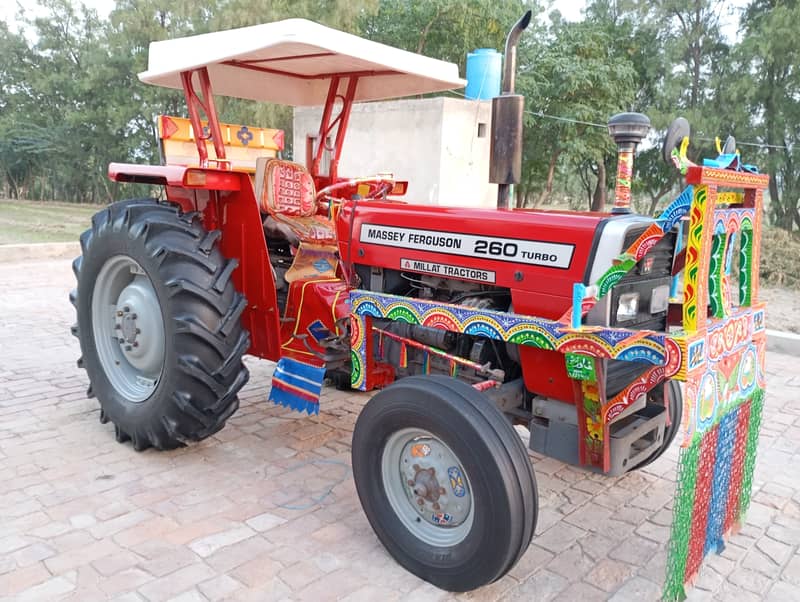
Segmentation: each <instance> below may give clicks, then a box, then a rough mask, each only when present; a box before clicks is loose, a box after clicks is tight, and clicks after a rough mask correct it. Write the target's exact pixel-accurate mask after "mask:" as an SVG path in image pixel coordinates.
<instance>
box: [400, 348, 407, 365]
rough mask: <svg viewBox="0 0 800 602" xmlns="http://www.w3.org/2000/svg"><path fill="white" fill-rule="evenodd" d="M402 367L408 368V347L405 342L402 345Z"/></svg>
mask: <svg viewBox="0 0 800 602" xmlns="http://www.w3.org/2000/svg"><path fill="white" fill-rule="evenodd" d="M400 367H401V368H408V347H407V346H406V344H405V343H401V345H400Z"/></svg>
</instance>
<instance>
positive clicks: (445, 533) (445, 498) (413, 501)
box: [381, 429, 474, 547]
mask: <svg viewBox="0 0 800 602" xmlns="http://www.w3.org/2000/svg"><path fill="white" fill-rule="evenodd" d="M381 466H382V474H383V482H384V490H385V491H386V494H387V496H388V498H389V503H390V504H391V505H392V508H393V509H394V511H395V513H396V514H397V516H398V517H399V518H400V520H401V521H402V522H403V523H404V524H405V526H406V527H407V528H408V529H409V530H410V531H411V532H412V533H413V534H414V535H415V536H417V537H418V538H419V539H422V540H423V541H425V542H427V543H429V544H431V545H435V546H442V547H444V546H452V545H455V544H457V543H459V542H460V541H462V540H463V539H464V538H465V537H466V536H467V534H468V533H469V531H470V529H471V527H472V522H473V515H474V503H473V496H472V491H471V488H470V486H469V481H468V478H467V474H466V472H465V471H464V468H463V467H462V465H461V462H460V461H459V459H458V457H457V456H456V455H455V453H453V451H452V450H451V449H450V448H449V447H448V446H447V445H446V444H445V443H444V442H443V441H441V440H440V439H438V438H437V437H436V436H434V435H433V434H431V433H429V432H427V431H423V430H419V429H403V430H400V431H398V432H396V433H394V434H393V435H391V436H390V437H389V440H388V441H387V444H386V447H385V448H384V452H383V458H382V463H381Z"/></svg>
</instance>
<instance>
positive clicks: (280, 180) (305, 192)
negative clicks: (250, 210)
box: [256, 157, 336, 245]
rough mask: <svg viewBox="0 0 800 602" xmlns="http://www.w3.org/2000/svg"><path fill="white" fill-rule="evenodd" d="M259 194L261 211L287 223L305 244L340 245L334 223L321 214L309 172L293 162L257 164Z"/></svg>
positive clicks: (272, 160) (268, 159)
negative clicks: (337, 242) (337, 243)
mask: <svg viewBox="0 0 800 602" xmlns="http://www.w3.org/2000/svg"><path fill="white" fill-rule="evenodd" d="M256 193H257V194H258V198H259V206H260V208H261V211H263V212H265V213H268V214H269V215H271V216H272V217H273V218H275V220H277V221H278V222H281V223H284V224H286V225H287V226H288V227H289V228H290V229H291V230H292V232H294V233H295V234H296V235H297V237H298V238H299V239H300V241H301V242H307V243H311V244H317V245H320V244H331V243H334V242H336V231H335V229H334V226H333V222H332V221H331V220H329V219H328V218H327V217H324V216H322V215H319V214H318V213H317V198H316V197H317V191H316V189H315V187H314V180H313V179H312V178H311V174H310V173H308V170H307V169H306V168H305V167H303V166H302V165H299V164H298V163H292V162H291V161H283V160H281V159H270V158H268V157H263V158H260V159H258V160H257V161H256Z"/></svg>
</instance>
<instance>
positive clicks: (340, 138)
mask: <svg viewBox="0 0 800 602" xmlns="http://www.w3.org/2000/svg"><path fill="white" fill-rule="evenodd" d="M341 80H342V78H341V77H340V76H339V75H334V76H333V77H331V83H330V86H329V88H328V96H327V98H326V99H325V108H324V109H323V111H322V119H321V121H320V124H319V134H318V137H317V148H316V150H315V152H314V160H313V161H312V163H311V175H312V177H313V178H314V179H315V180H317V179H325V180H327V182H328V183H331V184H332V183H335V182H336V180H337V179H338V177H339V157H340V156H341V154H342V147H343V146H344V137H345V134H346V133H347V124H348V122H349V121H350V109H351V108H352V106H353V100H354V99H355V96H356V86H357V85H358V76H349V77H348V78H347V91H346V92H345V94H344V96H342V95H341V94H339V83H340V82H341ZM337 99H338V100H341V101H342V108H341V109H340V110H339V114H338V115H336V117H334V118H333V119H331V115H332V114H333V105H334V104H335V103H336V100H337ZM334 126H336V141H335V143H334V147H333V149H331V150H332V151H333V152H332V156H331V164H330V171H329V173H328V174H327V176H322V175H321V174H320V172H319V170H320V164H321V163H322V156H323V153H324V151H325V145H326V144H327V138H328V135H329V134H330V133H331V132H332V131H333V128H334Z"/></svg>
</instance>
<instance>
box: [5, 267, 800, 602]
mask: <svg viewBox="0 0 800 602" xmlns="http://www.w3.org/2000/svg"><path fill="white" fill-rule="evenodd" d="M0 281H2V282H3V283H4V294H3V295H2V296H0V482H2V483H3V485H4V486H3V489H2V494H0V599H2V598H3V597H6V596H11V597H14V598H13V599H15V600H17V599H20V600H25V599H31V600H33V599H35V600H39V599H58V598H61V599H64V600H70V601H72V600H74V601H76V602H77V601H80V602H86V601H92V600H106V599H116V600H120V601H121V602H152V601H153V600H170V599H175V600H232V601H236V602H239V601H243V600H254V601H258V602H263V601H264V600H273V599H274V600H279V599H283V598H292V599H296V600H326V599H331V600H332V599H343V600H348V601H351V602H356V601H358V600H370V601H372V600H378V599H380V600H453V599H458V600H479V601H483V600H509V599H520V600H530V599H536V600H537V601H538V600H551V599H552V600H563V601H565V602H572V601H575V600H580V601H581V602H591V601H593V600H609V599H613V600H655V599H656V597H657V596H658V594H659V592H660V584H661V582H662V581H663V578H664V568H665V563H666V547H667V537H668V536H669V525H670V522H671V520H672V502H671V498H672V492H673V488H674V484H675V483H674V482H675V471H676V466H677V459H678V449H677V448H675V447H673V448H672V449H671V450H669V452H668V453H667V454H665V456H664V457H662V458H661V459H659V460H658V461H657V462H655V463H653V464H652V465H650V466H648V467H647V468H645V469H644V470H642V471H640V472H638V473H632V474H628V475H625V476H623V477H618V478H613V479H606V478H603V477H600V476H598V475H594V474H589V473H585V472H583V471H581V470H579V469H576V468H573V467H569V466H565V465H564V464H562V463H560V462H557V461H555V460H552V459H550V458H543V457H541V456H539V455H538V454H532V459H533V462H534V468H535V470H536V474H537V478H538V483H539V492H540V513H539V523H538V527H537V535H536V537H535V538H534V540H533V545H532V546H531V547H530V549H529V550H528V551H527V552H526V553H525V554H524V555H523V557H522V559H521V560H520V562H519V563H518V564H517V566H516V567H514V569H513V570H512V571H511V572H510V573H509V574H508V575H506V576H505V577H504V578H503V579H501V580H499V581H498V582H496V583H494V584H491V585H489V586H487V587H485V588H482V589H481V590H478V591H475V592H470V593H467V594H461V595H452V594H450V593H447V592H442V591H441V590H438V589H436V588H435V587H433V586H431V585H429V584H427V583H424V582H422V581H420V580H419V579H417V578H416V577H414V576H412V575H411V574H409V573H408V572H407V571H405V570H404V569H403V568H402V567H400V566H399V565H398V564H397V563H396V562H395V561H394V560H393V559H392V558H391V557H390V556H389V555H388V554H387V553H386V551H385V550H384V549H383V547H382V546H381V545H380V543H379V542H378V541H377V538H376V537H375V535H374V534H373V533H372V530H371V528H370V526H369V524H368V523H367V521H366V519H365V517H364V515H363V513H362V511H361V508H360V506H359V504H358V499H357V496H356V493H355V488H354V486H353V482H352V476H351V474H350V472H349V463H350V460H349V443H350V436H351V432H352V428H353V424H354V422H355V419H356V417H357V415H358V412H359V411H360V409H361V407H362V406H363V404H364V402H365V401H366V399H367V398H368V397H367V396H366V395H364V394H361V393H352V392H345V391H335V390H330V389H326V390H325V392H324V396H323V400H322V404H321V410H322V411H321V414H320V416H319V417H316V418H308V417H304V416H301V415H299V414H296V413H293V412H291V411H288V410H286V409H284V408H281V407H277V406H273V405H271V404H268V403H266V401H265V399H266V395H267V391H268V388H269V377H270V375H271V371H272V368H273V365H272V364H271V363H269V362H265V361H260V360H256V359H254V358H248V359H247V360H246V362H247V364H248V366H249V367H250V370H251V380H250V382H249V383H248V384H247V386H246V387H245V388H244V389H243V390H242V393H241V395H240V398H241V406H240V409H239V412H238V413H237V414H236V415H234V416H233V417H232V418H231V420H230V421H229V423H228V426H227V427H226V428H225V429H223V430H222V431H220V432H219V433H217V434H216V435H215V436H214V437H212V438H210V439H209V440H207V441H205V442H203V443H201V444H198V445H194V446H191V447H190V448H187V449H180V450H175V451H172V452H167V453H157V452H154V451H152V450H150V451H147V452H143V453H136V452H134V451H133V450H132V448H131V447H130V444H127V445H120V444H117V443H116V442H115V441H114V437H113V429H111V425H101V424H100V422H99V420H98V416H99V410H98V406H97V403H96V401H95V400H94V399H87V398H86V397H85V391H86V387H87V384H88V383H87V380H86V375H85V373H84V372H83V371H82V370H79V369H78V368H77V367H76V366H75V360H76V358H77V356H78V355H79V351H78V345H77V342H76V340H75V339H74V338H73V337H72V336H70V334H69V326H70V325H71V324H72V323H73V322H74V319H75V318H74V309H73V308H72V306H71V305H70V304H69V303H68V302H67V293H68V291H69V289H70V288H72V287H73V286H74V278H73V276H72V272H71V269H70V262H68V261H46V262H29V263H25V264H6V265H0ZM767 366H768V370H767V371H768V380H769V384H768V395H767V403H766V407H765V415H764V421H763V425H764V437H763V438H762V440H761V442H760V446H759V455H758V463H757V468H756V474H755V482H754V493H753V503H752V505H751V509H750V512H749V515H748V522H747V525H746V526H745V527H744V528H743V529H742V530H741V532H740V533H739V534H738V535H735V536H734V537H733V538H732V539H731V541H730V542H728V544H727V545H726V547H725V550H724V551H723V552H722V555H720V556H716V555H711V556H709V557H708V559H707V561H706V565H705V567H704V570H703V571H702V572H701V574H700V576H699V578H698V580H697V582H696V584H695V585H696V587H695V588H694V589H691V590H689V592H688V596H689V597H688V599H689V600H690V601H694V602H697V601H703V600H731V599H736V600H770V601H773V600H774V601H780V602H783V601H784V600H792V599H798V592H800V552H798V546H799V545H800V472H799V471H796V470H793V469H792V467H794V466H797V465H799V464H800V437H798V429H799V428H800V395H798V387H800V380H798V377H797V376H795V374H796V359H795V358H792V357H789V356H785V355H778V354H772V353H770V354H769V357H768V360H767ZM523 434H524V432H523ZM322 460H324V462H325V463H322ZM320 499H321V501H320ZM793 596H794V598H793Z"/></svg>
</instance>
